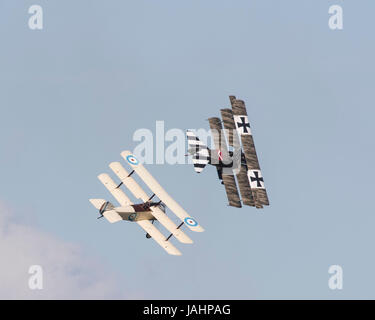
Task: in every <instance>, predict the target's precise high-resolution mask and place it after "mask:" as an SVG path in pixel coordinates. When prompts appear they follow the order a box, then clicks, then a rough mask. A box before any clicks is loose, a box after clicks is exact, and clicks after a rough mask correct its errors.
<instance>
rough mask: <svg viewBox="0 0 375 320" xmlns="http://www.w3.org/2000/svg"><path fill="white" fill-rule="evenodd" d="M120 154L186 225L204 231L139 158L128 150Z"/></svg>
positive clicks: (194, 229) (191, 228) (197, 230)
mask: <svg viewBox="0 0 375 320" xmlns="http://www.w3.org/2000/svg"><path fill="white" fill-rule="evenodd" d="M121 156H122V157H123V158H124V159H125V161H126V162H127V163H128V164H129V165H130V166H131V167H132V168H133V170H134V171H135V172H136V173H137V174H138V175H139V177H140V178H141V179H142V180H143V181H144V182H145V183H146V185H147V186H148V187H149V188H150V189H151V190H152V191H153V192H154V193H155V195H156V196H157V197H158V198H159V199H160V200H161V201H162V202H163V203H164V204H165V205H166V206H167V207H168V208H169V209H170V210H171V211H173V212H174V214H175V215H176V216H177V217H179V218H180V219H181V220H182V221H183V222H184V223H185V224H186V225H187V227H188V228H189V229H190V230H192V231H196V232H202V231H204V229H203V227H202V226H200V225H199V224H198V222H197V221H196V220H195V219H194V218H192V217H191V216H189V214H188V213H187V212H186V211H185V210H184V209H183V208H182V207H181V206H180V205H179V204H178V203H177V202H176V201H175V200H174V199H173V198H172V197H171V196H170V195H169V194H168V193H167V192H166V191H165V190H164V189H163V187H162V186H161V185H160V184H159V183H158V182H157V181H156V180H155V178H154V177H153V176H152V175H151V174H150V173H149V172H148V171H147V169H146V168H145V167H144V166H143V165H142V164H141V163H140V162H139V160H138V159H137V158H136V157H135V156H134V155H133V154H132V153H131V152H130V151H123V152H121Z"/></svg>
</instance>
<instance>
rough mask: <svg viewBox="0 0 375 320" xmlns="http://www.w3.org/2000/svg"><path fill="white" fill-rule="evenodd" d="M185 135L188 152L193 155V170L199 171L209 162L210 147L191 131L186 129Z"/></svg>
mask: <svg viewBox="0 0 375 320" xmlns="http://www.w3.org/2000/svg"><path fill="white" fill-rule="evenodd" d="M186 136H187V140H188V154H190V155H192V156H193V158H192V160H193V165H194V170H195V171H196V172H197V173H201V172H202V171H203V169H204V167H205V166H206V165H207V164H208V163H210V149H209V148H208V147H207V146H206V145H205V144H204V143H203V142H202V141H200V140H199V138H198V137H197V136H196V135H195V134H194V133H193V132H192V131H189V130H188V131H186Z"/></svg>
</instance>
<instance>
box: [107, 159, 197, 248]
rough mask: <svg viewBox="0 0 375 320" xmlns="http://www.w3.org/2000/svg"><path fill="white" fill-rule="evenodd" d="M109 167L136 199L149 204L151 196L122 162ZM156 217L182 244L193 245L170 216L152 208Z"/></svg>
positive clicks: (113, 163)
mask: <svg viewBox="0 0 375 320" xmlns="http://www.w3.org/2000/svg"><path fill="white" fill-rule="evenodd" d="M109 167H110V168H111V169H112V171H113V172H114V173H115V174H116V175H117V176H118V177H119V178H120V180H121V182H122V183H123V184H124V185H125V186H126V187H127V188H128V189H129V190H130V191H131V192H132V193H133V195H134V197H136V198H137V199H140V200H142V201H143V202H147V201H148V200H149V196H148V195H147V194H146V192H145V191H144V190H143V189H142V188H141V187H140V186H139V184H138V183H137V182H136V181H135V180H134V179H133V178H132V177H131V176H130V174H129V173H128V172H127V171H126V169H125V168H124V167H123V166H122V165H121V163H120V162H112V163H111V164H110V165H109ZM150 209H151V211H152V214H153V215H154V217H155V218H156V219H157V220H158V221H159V222H160V223H161V224H162V225H163V226H164V227H165V228H166V229H167V230H168V231H170V232H171V233H172V234H173V235H174V236H175V237H176V239H178V240H179V241H180V242H182V243H193V240H191V239H190V238H189V237H188V236H187V235H186V234H185V233H184V232H183V231H182V230H181V229H180V228H179V227H178V226H176V224H175V223H174V222H173V221H172V220H171V219H169V218H168V216H167V215H166V214H165V213H164V212H163V211H162V210H161V209H160V208H159V207H158V206H152V207H150Z"/></svg>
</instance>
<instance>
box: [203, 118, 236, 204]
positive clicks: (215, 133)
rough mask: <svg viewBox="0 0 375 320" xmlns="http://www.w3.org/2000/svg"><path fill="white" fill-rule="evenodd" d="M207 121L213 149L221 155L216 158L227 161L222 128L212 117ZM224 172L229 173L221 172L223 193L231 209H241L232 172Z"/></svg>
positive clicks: (216, 119)
mask: <svg viewBox="0 0 375 320" xmlns="http://www.w3.org/2000/svg"><path fill="white" fill-rule="evenodd" d="M208 121H209V123H210V128H211V134H212V138H213V140H214V145H215V148H216V149H217V150H218V152H221V154H220V155H218V157H221V158H223V159H228V158H229V152H228V147H227V143H226V141H225V135H224V131H223V126H222V124H221V121H220V119H219V118H216V117H213V118H209V119H208ZM212 158H213V157H212ZM218 170H219V169H218ZM225 170H228V171H230V172H229V174H228V173H226V174H225V172H224V170H223V172H222V178H223V183H224V186H225V192H226V193H227V197H228V201H229V205H230V206H232V207H237V208H241V207H242V205H241V200H240V196H239V194H238V190H237V185H236V180H235V179H234V175H233V170H231V169H229V168H225Z"/></svg>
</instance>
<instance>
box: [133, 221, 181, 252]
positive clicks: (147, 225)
mask: <svg viewBox="0 0 375 320" xmlns="http://www.w3.org/2000/svg"><path fill="white" fill-rule="evenodd" d="M137 223H138V224H139V225H140V226H141V228H143V230H145V231H146V232H147V233H148V234H149V235H150V236H151V237H152V239H154V240H155V241H156V242H157V243H158V244H159V245H160V246H161V247H162V248H163V249H164V250H165V251H167V252H168V253H169V254H172V255H175V256H180V255H181V252H180V250H178V249H177V248H176V247H175V246H174V245H173V244H172V243H171V242H169V241H167V240H166V239H165V237H164V235H163V234H162V233H161V232H160V231H159V230H158V229H156V227H155V226H154V225H153V224H152V223H151V222H150V221H149V220H141V221H137Z"/></svg>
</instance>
